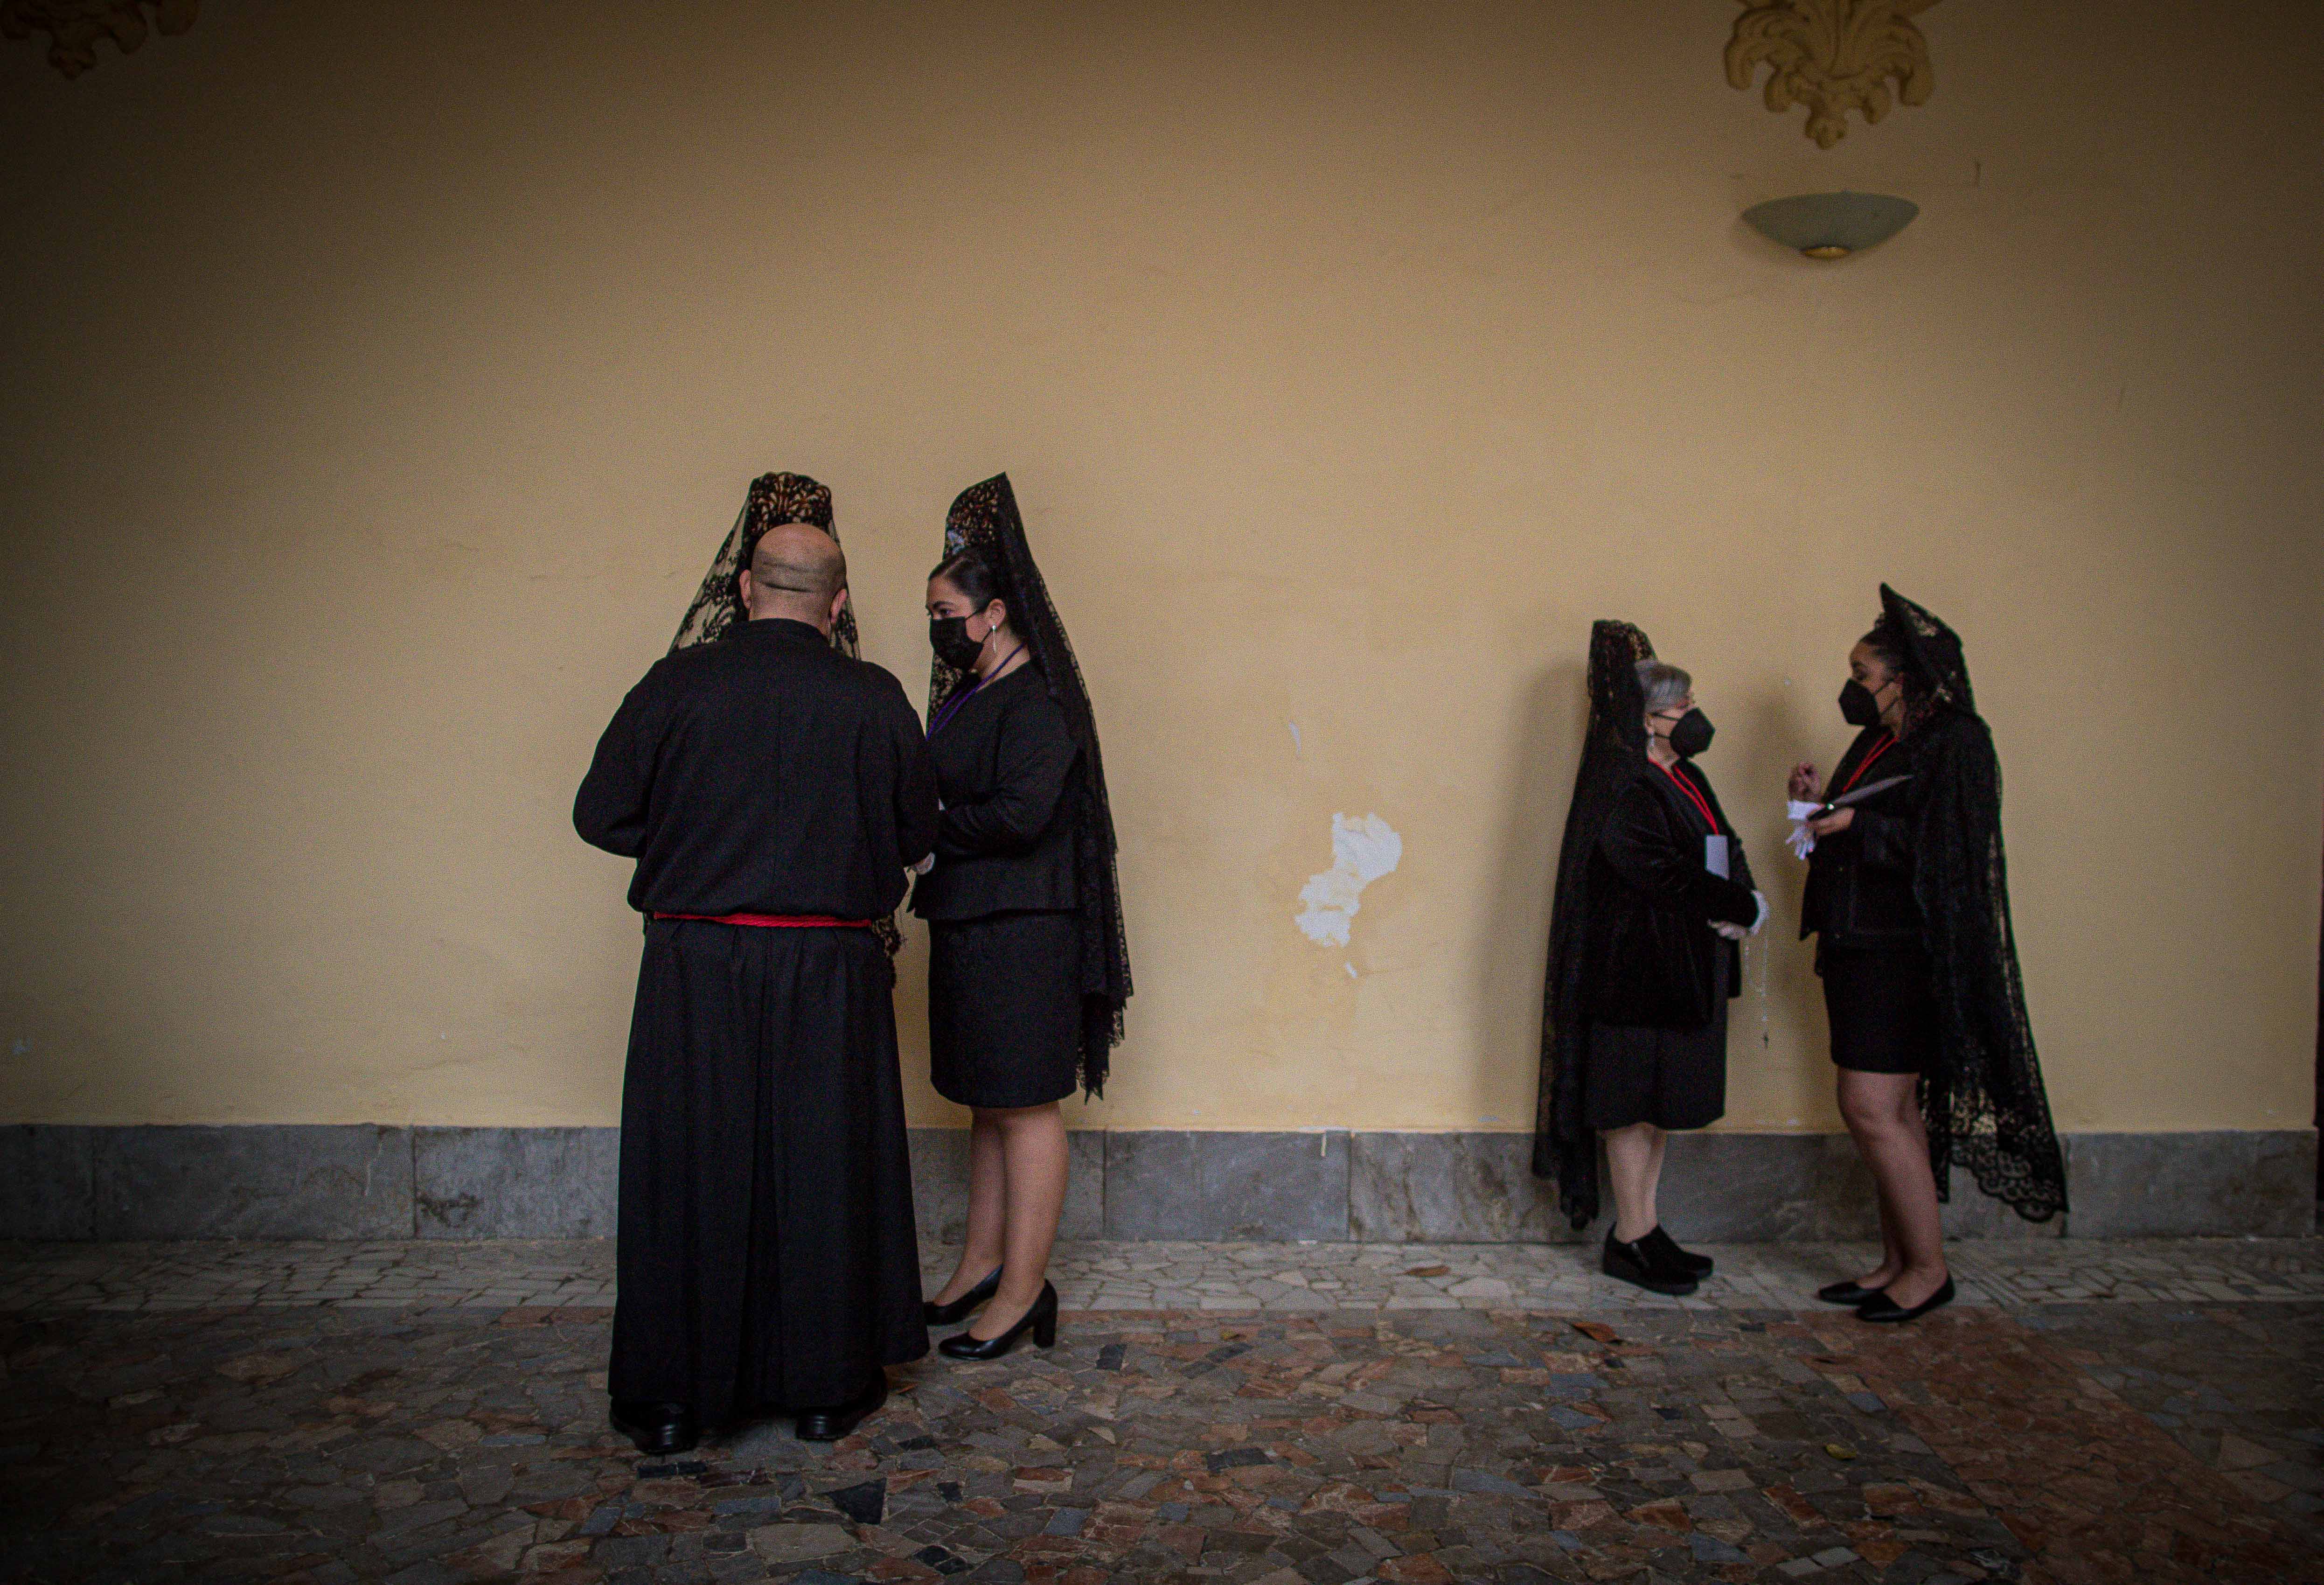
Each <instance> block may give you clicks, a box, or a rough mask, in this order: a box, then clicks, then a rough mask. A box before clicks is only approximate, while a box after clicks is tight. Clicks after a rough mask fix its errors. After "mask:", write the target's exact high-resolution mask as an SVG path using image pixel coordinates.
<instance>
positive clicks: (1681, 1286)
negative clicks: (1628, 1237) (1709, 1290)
mask: <svg viewBox="0 0 2324 1585" xmlns="http://www.w3.org/2000/svg"><path fill="white" fill-rule="evenodd" d="M1598 1268H1599V1269H1600V1271H1602V1272H1604V1273H1605V1274H1607V1275H1608V1276H1609V1277H1612V1278H1614V1279H1615V1280H1616V1281H1618V1282H1625V1283H1628V1284H1631V1285H1632V1286H1633V1287H1639V1288H1644V1289H1645V1290H1646V1292H1647V1293H1667V1294H1669V1295H1670V1296H1671V1297H1672V1298H1674V1299H1683V1298H1685V1297H1686V1296H1687V1295H1688V1294H1689V1293H1693V1292H1694V1290H1695V1287H1696V1285H1697V1284H1696V1283H1695V1279H1694V1274H1693V1273H1692V1272H1691V1271H1681V1270H1680V1269H1679V1268H1678V1267H1676V1266H1674V1265H1664V1264H1663V1263H1662V1262H1661V1261H1659V1260H1656V1259H1655V1252H1654V1251H1653V1250H1652V1249H1650V1248H1648V1247H1646V1240H1645V1239H1644V1238H1641V1239H1639V1240H1638V1241H1637V1243H1635V1244H1625V1243H1623V1242H1622V1241H1621V1240H1620V1239H1619V1238H1617V1237H1614V1234H1613V1230H1612V1229H1611V1228H1609V1229H1607V1233H1606V1253H1605V1255H1604V1256H1602V1257H1601V1258H1600V1260H1599V1263H1598Z"/></svg>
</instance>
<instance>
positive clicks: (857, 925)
mask: <svg viewBox="0 0 2324 1585" xmlns="http://www.w3.org/2000/svg"><path fill="white" fill-rule="evenodd" d="M654 917H655V918H656V919H698V920H701V921H702V922H705V924H748V925H753V926H756V927H757V928H759V929H761V930H870V929H871V921H870V920H868V919H832V918H829V917H827V916H826V915H824V914H821V913H657V914H655V915H654Z"/></svg>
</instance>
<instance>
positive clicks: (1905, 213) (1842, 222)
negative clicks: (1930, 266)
mask: <svg viewBox="0 0 2324 1585" xmlns="http://www.w3.org/2000/svg"><path fill="white" fill-rule="evenodd" d="M1920 212H1921V206H1920V205H1918V204H1916V203H1914V202H1913V200H1912V199H1900V198H1889V197H1887V196H1886V195H1885V194H1882V193H1877V192H1809V193H1802V194H1801V195H1800V196H1799V197H1797V198H1782V199H1768V200H1767V201H1766V203H1764V204H1754V205H1752V206H1751V207H1750V208H1749V209H1746V210H1744V211H1743V218H1744V220H1745V222H1746V223H1748V225H1749V226H1750V227H1751V229H1752V230H1754V231H1757V233H1758V234H1759V235H1760V236H1765V237H1766V238H1767V239H1768V240H1769V241H1770V242H1778V243H1781V244H1783V246H1785V247H1790V248H1797V249H1798V250H1799V251H1800V252H1802V253H1803V254H1805V255H1807V256H1808V257H1810V258H1812V259H1844V258H1846V257H1847V256H1848V255H1849V254H1852V253H1855V252H1858V250H1860V249H1863V248H1867V247H1870V246H1874V245H1875V244H1877V243H1882V242H1886V241H1887V240H1888V239H1889V238H1890V237H1892V236H1895V235H1896V233H1898V232H1899V231H1902V230H1903V229H1904V227H1907V226H1909V225H1911V224H1912V221H1913V217H1914V216H1915V215H1917V214H1919V213H1920Z"/></svg>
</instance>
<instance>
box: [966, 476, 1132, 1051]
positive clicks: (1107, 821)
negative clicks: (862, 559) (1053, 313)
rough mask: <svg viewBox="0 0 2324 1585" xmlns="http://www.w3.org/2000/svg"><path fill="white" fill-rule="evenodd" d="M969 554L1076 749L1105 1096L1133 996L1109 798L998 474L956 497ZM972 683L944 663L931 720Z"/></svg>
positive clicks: (1084, 896)
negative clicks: (996, 587) (1000, 598)
mask: <svg viewBox="0 0 2324 1585" xmlns="http://www.w3.org/2000/svg"><path fill="white" fill-rule="evenodd" d="M963 551H973V552H976V554H977V557H978V559H979V560H981V561H983V562H984V563H985V565H987V566H988V567H991V569H992V570H994V571H996V572H998V573H999V574H1000V575H1001V582H1002V583H1003V584H1004V585H1005V586H1006V589H1007V596H1008V602H1009V620H1010V624H1011V626H1014V627H1015V628H1016V629H1017V631H1018V632H1019V633H1020V634H1022V635H1024V638H1025V643H1026V644H1027V645H1028V647H1029V648H1030V649H1031V650H1032V652H1033V663H1034V664H1035V665H1037V666H1038V667H1039V668H1040V669H1041V676H1042V680H1043V681H1044V682H1045V683H1046V684H1047V688H1048V691H1049V697H1050V698H1052V699H1054V700H1056V701H1057V708H1058V709H1062V710H1063V711H1065V725H1066V726H1067V728H1070V729H1071V731H1072V732H1073V735H1074V743H1075V744H1077V745H1078V746H1080V748H1081V757H1080V759H1079V760H1078V761H1077V762H1076V769H1075V771H1074V782H1075V783H1076V784H1075V786H1074V791H1073V793H1072V797H1073V800H1074V805H1073V820H1074V867H1075V869H1076V870H1077V871H1078V872H1079V884H1080V891H1081V897H1080V907H1079V912H1080V914H1081V929H1082V1088H1083V1089H1084V1090H1085V1091H1087V1092H1088V1093H1089V1094H1091V1095H1098V1094H1102V1092H1103V1091H1104V1089H1105V1079H1106V1071H1107V1070H1108V1068H1109V1067H1111V1063H1112V1056H1113V1048H1114V1047H1115V1046H1116V1045H1117V1044H1119V1043H1120V1040H1121V1029H1122V1009H1123V1007H1124V1006H1125V1005H1126V1004H1127V1003H1128V1002H1129V1000H1130V937H1129V932H1128V931H1127V930H1126V929H1125V928H1124V926H1123V924H1122V917H1121V879H1120V874H1119V873H1118V871H1117V869H1116V867H1115V860H1114V834H1113V806H1112V804H1111V802H1110V801H1109V800H1108V799H1107V797H1106V791H1105V761H1104V759H1103V757H1102V755H1101V754H1100V753H1099V749H1098V741H1097V715H1096V712H1095V711H1094V710H1093V709H1092V708H1091V706H1090V697H1089V688H1088V685H1087V684H1085V683H1084V681H1082V669H1081V664H1080V663H1079V662H1077V661H1076V660H1074V646H1073V644H1072V642H1071V641H1070V640H1068V639H1067V638H1066V637H1065V623H1064V622H1063V621H1061V620H1059V619H1058V616H1057V608H1056V606H1055V605H1054V604H1052V603H1051V602H1050V599H1049V589H1048V585H1047V584H1046V583H1044V582H1043V581H1042V579H1041V570H1040V568H1039V567H1038V566H1037V565H1036V564H1035V563H1034V561H1033V551H1032V547H1031V546H1030V545H1028V543H1027V542H1026V540H1025V521H1024V519H1023V518H1022V517H1021V516H1019V514H1018V511H1017V496H1016V492H1015V491H1013V490H1011V489H1010V487H1009V476H1008V475H1007V474H1005V473H1001V474H995V475H993V477H991V478H989V479H986V480H985V481H984V482H983V483H982V484H974V485H971V486H969V487H968V488H966V489H964V490H963V491H962V492H961V493H960V495H959V496H958V497H957V498H956V499H955V500H954V502H953V504H952V510H951V512H950V513H948V514H946V515H945V552H944V553H945V557H946V558H947V559H949V558H951V557H953V556H956V555H958V554H960V552H963ZM971 680H972V678H971V674H970V673H968V672H958V671H955V670H954V669H953V668H952V667H950V666H947V665H945V663H944V662H942V661H941V660H939V661H936V662H935V663H933V665H932V666H931V668H930V670H929V672H928V718H929V719H930V720H934V719H935V718H936V713H937V712H938V711H939V710H941V709H943V708H944V704H945V700H948V699H950V698H951V697H952V696H953V694H954V692H955V691H958V690H959V689H961V688H962V687H964V686H965V685H966V684H967V683H968V682H969V681H971Z"/></svg>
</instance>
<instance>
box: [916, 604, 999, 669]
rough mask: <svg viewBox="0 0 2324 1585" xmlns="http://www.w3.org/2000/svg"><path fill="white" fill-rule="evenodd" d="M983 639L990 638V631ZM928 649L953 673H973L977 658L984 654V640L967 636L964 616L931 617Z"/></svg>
mask: <svg viewBox="0 0 2324 1585" xmlns="http://www.w3.org/2000/svg"><path fill="white" fill-rule="evenodd" d="M984 636H985V638H990V637H991V636H992V635H991V631H990V630H988V631H987V632H986V634H985V635H984ZM928 647H929V648H930V649H932V650H934V651H936V659H938V660H940V661H942V662H943V663H945V665H947V666H950V667H951V668H952V669H953V670H954V671H955V672H973V671H974V670H975V669H976V662H977V657H979V656H980V655H982V654H983V653H984V639H983V638H971V637H970V636H969V635H968V618H967V617H965V616H931V617H929V618H928Z"/></svg>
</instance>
